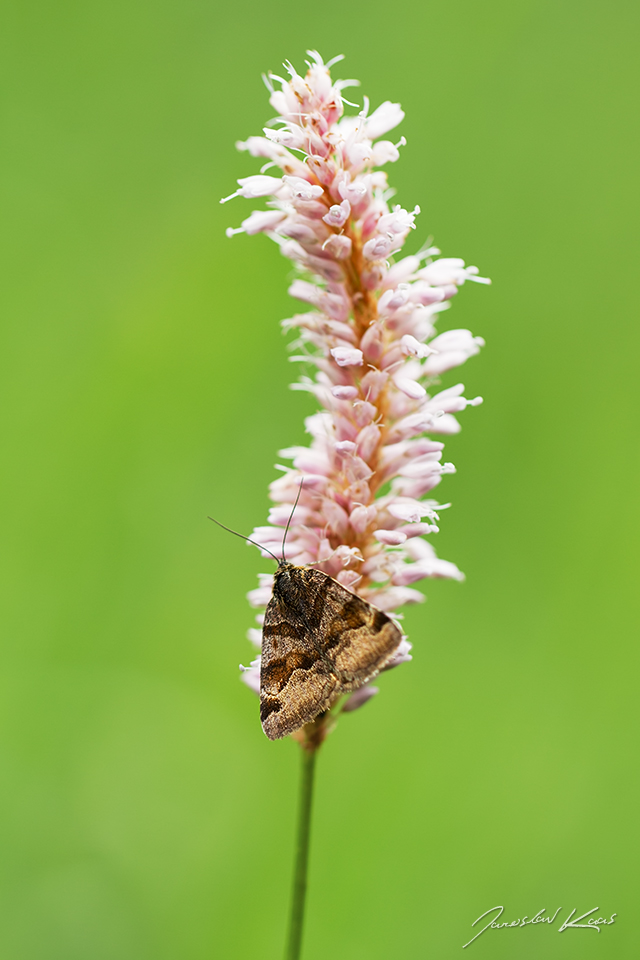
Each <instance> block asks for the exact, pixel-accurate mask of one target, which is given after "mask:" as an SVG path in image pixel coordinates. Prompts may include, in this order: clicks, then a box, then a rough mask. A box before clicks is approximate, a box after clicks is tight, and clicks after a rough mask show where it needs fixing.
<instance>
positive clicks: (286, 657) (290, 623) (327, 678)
mask: <svg viewBox="0 0 640 960" xmlns="http://www.w3.org/2000/svg"><path fill="white" fill-rule="evenodd" d="M337 686H338V679H337V677H336V676H335V675H334V674H333V672H332V671H331V669H330V665H329V664H328V663H327V662H326V660H325V658H324V657H323V656H322V653H321V651H320V650H319V649H318V645H317V642H316V641H315V639H314V637H313V633H312V632H311V631H310V630H309V628H308V627H307V625H306V623H305V620H304V619H302V618H300V616H298V615H297V614H296V613H295V612H294V611H293V610H288V609H287V608H286V607H283V605H282V604H281V603H278V601H277V600H276V599H275V598H274V597H272V598H271V600H270V601H269V604H268V606H267V609H266V611H265V616H264V627H263V630H262V656H261V666H260V721H261V723H262V729H263V730H264V732H265V733H266V735H267V736H268V737H269V739H270V740H279V739H280V738H281V737H286V736H287V735H288V734H290V733H294V732H295V731H296V730H299V729H300V727H302V726H304V724H305V723H310V722H311V720H313V719H315V717H317V716H318V714H319V713H322V712H323V710H327V709H328V708H329V706H330V704H331V702H332V701H333V700H334V699H335V691H336V687H337Z"/></svg>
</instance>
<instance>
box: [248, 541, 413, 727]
mask: <svg viewBox="0 0 640 960" xmlns="http://www.w3.org/2000/svg"><path fill="white" fill-rule="evenodd" d="M401 640H402V634H401V633H400V631H399V630H398V628H397V626H396V625H395V623H394V622H393V621H392V620H391V619H390V618H389V617H388V616H387V615H386V613H383V612H382V610H378V608H377V607H374V606H373V605H372V604H370V603H367V602H366V600H363V599H362V598H361V597H358V596H356V595H355V594H354V593H351V591H349V590H347V589H346V588H345V587H343V586H342V584H340V583H338V581H337V580H334V579H333V578H332V577H330V576H328V575H327V574H326V573H322V571H320V570H315V569H314V568H313V567H298V566H295V564H293V563H289V562H287V561H286V560H279V561H278V569H277V570H276V572H275V574H274V578H273V594H272V596H271V600H270V601H269V604H268V606H267V609H266V612H265V618H264V628H263V631H262V659H261V667H260V720H261V723H262V729H263V730H264V732H265V733H266V735H267V736H268V737H269V739H270V740H279V739H280V738H281V737H286V736H287V734H290V733H295V731H296V730H299V729H300V727H302V726H304V724H305V723H309V722H310V721H311V720H313V719H315V717H317V716H318V714H320V713H322V712H323V711H325V710H327V709H328V708H329V707H330V706H331V704H332V703H333V702H334V701H335V700H336V699H337V698H338V697H339V696H340V695H341V694H343V693H351V692H352V691H353V690H357V689H358V687H361V686H363V685H364V684H365V683H366V682H367V681H368V680H371V679H372V678H373V677H375V675H376V674H377V673H378V672H379V671H380V670H381V669H382V667H384V666H385V664H387V663H388V662H389V660H391V659H392V658H393V655H394V654H395V652H396V651H397V649H398V646H399V644H400V641H401Z"/></svg>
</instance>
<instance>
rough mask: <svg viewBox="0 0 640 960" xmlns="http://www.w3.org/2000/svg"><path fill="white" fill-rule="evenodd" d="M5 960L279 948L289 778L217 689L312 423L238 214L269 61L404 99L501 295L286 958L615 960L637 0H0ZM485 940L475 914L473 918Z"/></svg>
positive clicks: (407, 197) (623, 745) (459, 235)
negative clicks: (272, 514) (428, 548)
mask: <svg viewBox="0 0 640 960" xmlns="http://www.w3.org/2000/svg"><path fill="white" fill-rule="evenodd" d="M3 17H4V21H5V26H4V28H3V30H2V39H1V40H0V44H1V46H2V63H3V66H2V68H1V69H2V72H3V82H2V88H3V91H4V93H3V104H4V105H3V117H4V119H3V129H4V134H3V148H2V158H1V162H2V171H3V172H2V186H1V190H2V197H3V208H4V213H3V216H2V221H3V226H2V231H3V239H2V244H3V246H2V255H1V257H0V260H1V263H2V272H3V280H2V290H3V298H4V304H5V305H4V311H3V313H4V320H3V332H2V339H3V343H2V366H3V373H2V386H1V391H2V402H1V405H0V406H1V416H2V424H3V426H2V433H3V440H2V447H3V452H4V479H3V490H2V495H1V503H2V520H1V524H2V541H3V543H4V547H3V566H2V594H3V612H2V622H3V628H2V630H3V649H2V670H1V680H0V683H1V686H2V697H1V701H0V702H1V706H0V716H1V723H0V729H1V748H0V780H1V781H2V801H1V805H0V811H1V812H0V834H1V837H2V841H1V842H2V853H1V856H0V863H1V867H0V870H1V876H2V879H1V884H2V891H1V894H0V955H1V956H2V957H3V958H7V960H175V958H180V960H205V958H211V957H224V958H249V957H258V956H259V957H261V958H264V960H271V958H279V957H280V955H281V950H282V942H283V937H284V927H285V922H286V915H287V909H288V897H289V886H290V871H291V858H292V845H293V831H294V816H295V807H296V794H297V774H298V769H297V765H298V756H297V747H296V745H295V744H293V743H291V742H289V741H287V742H281V743H275V744H271V743H269V742H268V741H267V740H266V738H265V737H264V735H263V734H262V732H261V729H260V726H259V722H258V717H257V702H256V700H255V699H254V698H253V697H252V695H251V694H250V693H249V691H248V690H247V689H246V688H245V687H244V686H243V685H241V684H240V683H239V682H238V670H237V665H238V662H239V661H243V662H245V663H246V662H247V661H248V658H250V656H251V650H250V647H249V644H248V643H247V641H246V640H245V639H244V635H245V631H246V629H247V627H249V626H251V625H252V614H251V612H250V610H249V608H248V606H247V604H246V601H245V599H244V594H245V592H246V591H247V590H248V589H251V588H253V587H254V586H255V574H256V572H257V571H259V570H270V569H271V567H270V566H269V564H268V563H267V562H266V561H263V560H261V559H260V557H259V555H258V554H257V551H255V550H253V549H250V548H248V547H244V546H243V545H242V544H241V543H240V542H239V541H237V540H235V539H233V538H231V537H229V536H227V535H226V534H224V533H222V531H220V530H218V529H216V528H214V526H213V525H212V524H211V523H210V522H209V521H207V520H206V515H207V514H208V513H213V514H214V515H216V516H218V517H220V519H222V520H223V521H224V522H225V523H228V524H230V525H232V526H234V527H236V528H237V529H240V530H243V531H246V532H248V531H249V530H250V529H251V528H252V526H253V525H254V524H260V523H263V522H264V520H265V517H266V510H267V496H266V491H267V484H268V482H269V481H270V480H271V479H272V478H273V477H274V476H275V475H276V473H275V471H274V469H273V466H272V465H273V463H274V462H275V460H276V459H277V456H276V451H277V450H278V448H280V447H282V446H285V445H286V446H289V445H291V444H293V443H298V442H304V432H303V427H302V420H303V416H304V415H306V414H307V413H308V412H309V411H310V409H311V405H310V401H309V399H308V398H307V397H305V396H303V395H301V394H292V393H290V392H289V390H288V386H287V385H288V383H289V381H290V380H291V379H292V377H293V376H295V375H296V374H297V373H298V370H297V369H294V368H293V367H292V366H290V365H289V364H288V363H287V359H286V352H285V349H284V342H283V339H282V337H281V335H280V332H279V326H278V322H279V320H280V319H281V318H282V317H285V316H289V315H290V314H291V312H292V310H293V309H294V307H293V304H292V301H289V300H288V298H287V295H286V289H287V285H288V283H287V278H288V276H289V273H290V269H289V266H288V264H287V262H286V261H284V260H283V259H282V258H281V257H280V255H279V253H278V251H277V248H276V247H275V245H271V244H270V243H269V242H268V241H267V240H266V239H265V238H263V237H255V238H247V237H245V236H239V237H234V238H233V239H232V240H227V239H226V238H225V235H224V228H225V227H226V226H228V225H233V226H236V225H237V224H238V223H239V222H240V220H241V219H243V218H244V217H245V216H247V214H248V212H249V211H250V210H251V209H252V208H253V207H252V204H251V203H249V202H247V201H242V200H236V201H234V202H233V203H232V204H229V205H228V206H225V207H220V206H219V204H218V200H219V198H220V197H221V196H225V195H227V194H229V193H231V192H232V190H233V189H234V182H235V178H236V177H240V176H246V175H248V174H249V173H253V172H257V169H258V162H257V161H255V160H252V159H251V158H250V157H248V156H247V155H246V154H243V155H239V154H236V152H235V150H234V142H235V141H236V140H237V139H240V138H245V137H246V136H248V135H250V134H253V133H258V132H259V131H260V129H261V127H262V125H263V123H264V122H265V121H266V120H267V119H268V118H269V117H270V116H271V115H272V110H271V108H270V107H269V105H268V103H267V96H266V91H265V90H264V87H263V86H262V82H261V80H260V73H261V72H262V71H264V70H268V69H269V68H271V69H274V70H275V71H276V72H278V70H279V69H281V67H280V65H281V63H282V60H283V59H284V58H290V59H291V60H292V61H293V62H294V63H295V64H297V65H298V66H299V67H300V68H302V66H303V61H304V57H305V50H306V48H307V47H316V48H317V49H319V50H320V51H321V53H322V54H323V55H324V56H325V58H329V57H332V56H334V55H335V54H337V53H344V54H346V56H347V59H346V62H345V63H344V64H340V65H339V66H338V67H337V68H336V69H335V71H334V75H336V76H349V77H351V76H355V77H359V78H360V79H361V80H362V91H361V92H360V93H358V92H354V91H352V95H353V94H354V93H355V96H356V98H359V97H361V95H362V93H366V94H368V95H369V97H370V98H371V100H372V103H373V105H374V106H375V105H377V104H378V103H380V102H381V101H382V100H384V99H391V100H399V101H401V103H402V105H403V107H404V109H405V110H406V112H407V118H406V120H405V122H404V124H403V125H402V127H401V128H400V133H403V134H404V135H405V136H406V137H407V140H408V146H407V147H406V148H405V149H404V150H403V152H402V157H401V160H400V162H399V163H398V164H396V165H395V166H393V167H390V169H389V173H390V177H391V181H392V183H393V184H394V185H395V186H396V187H397V188H398V199H399V200H400V201H401V202H402V203H403V204H404V205H406V206H410V207H413V205H414V204H415V203H419V204H420V205H421V207H422V211H423V213H422V216H421V217H420V219H419V230H418V231H417V232H416V234H413V235H412V237H411V238H410V242H409V250H411V249H414V248H417V247H418V245H419V244H420V243H422V241H423V240H424V239H425V238H426V236H427V235H428V234H433V236H434V237H435V240H436V242H437V243H438V245H439V246H440V247H441V248H442V250H443V251H444V253H445V255H447V256H462V257H464V258H465V259H466V260H467V262H471V263H476V264H478V266H479V267H480V271H481V273H482V274H485V275H489V276H491V277H492V278H493V281H494V285H493V287H491V288H488V289H487V288H480V287H476V286H472V285H470V284H469V285H467V286H466V287H465V288H464V290H462V291H461V293H460V295H459V296H458V297H457V300H456V302H455V303H454V306H453V311H452V312H451V313H450V314H448V315H446V316H445V317H443V329H446V328H447V327H448V326H455V327H459V326H468V327H469V328H470V329H471V330H472V331H473V333H474V334H481V335H482V336H484V337H485V338H486V340H487V347H486V349H485V350H484V351H483V353H482V355H481V356H480V357H477V358H475V359H473V360H471V361H470V362H469V363H468V364H467V365H466V366H465V367H464V368H463V370H462V371H453V372H452V373H451V374H449V375H447V378H446V380H445V384H451V383H455V382H457V380H458V379H460V378H461V379H463V380H464V382H465V383H466V384H467V387H468V393H467V395H468V396H474V395H476V394H477V393H481V394H482V395H483V396H484V398H485V404H484V406H483V407H480V408H479V409H476V410H469V411H468V412H467V413H466V414H465V415H464V417H463V432H462V434H461V435H460V436H459V437H455V438H453V439H452V440H451V441H450V442H449V443H448V445H447V451H446V452H447V459H452V460H453V461H454V462H455V463H456V465H457V467H458V474H457V475H456V476H455V477H447V478H445V481H444V482H443V485H442V487H441V488H440V490H439V491H438V493H439V495H441V497H442V498H443V499H452V500H453V503H454V507H453V509H452V510H451V511H449V512H447V513H446V514H445V515H443V523H442V532H441V534H440V535H439V537H438V538H437V543H436V547H437V549H438V551H439V553H440V555H441V556H443V557H445V558H447V559H451V560H453V561H455V562H457V563H458V564H459V566H460V567H461V568H462V569H463V570H464V571H465V572H466V574H467V578H468V579H467V582H466V583H465V584H462V585H460V584H457V583H445V582H440V583H432V584H429V585H428V588H427V593H428V598H429V599H428V603H427V604H425V605H424V606H422V607H420V608H414V609H411V610H410V611H409V613H408V615H407V624H408V632H409V634H410V637H411V640H412V641H413V642H414V644H415V650H414V653H415V659H414V661H413V664H412V665H410V666H408V667H403V668H402V669H400V670H398V671H395V672H394V673H392V674H389V675H387V676H386V677H384V678H383V680H382V682H381V687H382V688H383V691H382V693H381V694H380V696H379V697H378V698H377V700H376V701H374V702H373V703H372V704H371V705H369V706H367V707H366V708H365V709H363V710H362V711H360V712H359V713H356V714H354V715H352V716H351V717H347V718H345V719H344V720H343V721H342V722H341V724H340V726H339V728H338V730H337V731H336V733H335V734H334V735H333V736H332V737H331V739H330V741H329V742H328V743H327V745H326V747H325V748H324V749H323V752H322V754H321V757H320V762H319V772H318V791H317V803H316V807H315V816H314V834H313V849H312V867H311V877H310V902H309V912H308V926H307V931H306V952H305V960H320V958H326V957H332V958H333V957H335V958H337V960H341V958H349V960H365V958H366V960H383V958H384V960H387V958H391V957H393V958H403V960H404V958H407V960H409V958H410V960H413V958H431V957H437V958H439V960H448V958H452V957H457V956H461V955H462V956H466V955H467V952H465V954H461V946H462V944H463V943H465V942H466V941H467V940H468V939H470V937H471V936H472V934H473V932H475V931H472V929H471V923H472V921H473V920H475V919H476V917H478V916H479V915H480V914H481V913H483V912H484V911H485V910H487V909H489V908H490V907H493V906H494V905H496V904H503V905H504V906H505V915H504V917H503V919H505V920H512V919H515V918H517V917H521V916H523V915H524V914H527V915H528V916H532V915H533V914H534V913H535V912H536V911H538V910H539V909H540V908H542V907H546V909H547V911H549V912H551V913H552V912H553V911H554V910H555V909H556V908H557V907H559V906H560V907H562V911H561V916H562V917H563V918H564V917H565V916H566V915H567V914H568V913H569V912H570V910H571V909H572V908H573V907H575V908H576V909H577V910H578V913H582V912H584V911H586V910H589V909H590V908H592V907H594V906H597V907H598V908H599V911H600V912H602V913H604V914H606V915H607V916H608V915H610V914H611V913H613V912H617V913H618V922H617V923H616V924H615V925H613V926H610V927H607V928H606V929H604V930H603V931H602V932H601V933H600V934H597V935H596V934H595V933H593V932H589V931H585V930H567V931H565V932H564V933H563V934H562V935H561V936H558V924H559V921H556V924H555V926H554V927H553V928H551V929H549V928H548V927H526V928H524V929H517V930H500V931H487V933H486V934H484V935H483V936H482V937H481V938H480V939H479V940H477V941H476V942H475V943H474V944H473V945H472V946H471V947H470V948H469V951H473V955H475V956H476V957H477V958H478V960H481V958H483V957H484V958H491V960H503V958H504V960H507V958H508V960H512V958H514V957H518V958H519V960H528V958H531V960H533V958H536V960H537V958H540V957H542V956H544V957H545V958H552V960H553V958H576V960H577V958H580V960H585V958H592V957H594V958H595V957H598V958H607V960H609V958H622V957H636V956H638V941H639V939H640V932H639V930H638V927H637V922H636V923H635V926H634V922H633V921H632V917H633V914H634V911H635V910H636V904H637V897H638V887H637V881H636V865H637V857H638V851H637V848H636V843H637V839H638V830H637V804H638V796H637V786H638V775H637V769H636V768H637V750H634V743H635V740H634V721H635V717H634V714H635V705H636V700H637V687H638V681H637V674H636V673H635V671H636V669H637V654H636V649H637V643H636V635H635V630H634V628H635V626H636V622H637V620H636V617H637V596H638V590H637V586H636V581H637V576H638V569H639V565H638V556H637V538H636V529H637V520H638V495H637V474H638V470H637V467H638V444H637V437H636V433H637V420H638V390H637V372H636V371H637V364H638V349H639V347H640V343H639V335H638V323H637V307H636V302H637V298H638V287H637V281H636V279H635V276H634V275H635V274H637V259H638V192H639V191H638V182H637V179H636V176H635V170H634V169H633V168H634V167H635V165H636V162H637V154H638V145H639V144H638V139H639V138H638V130H637V124H636V120H637V93H638V84H637V47H636V40H635V36H634V34H636V33H637V29H638V26H639V21H640V13H639V9H638V7H637V5H636V4H632V3H630V2H613V3H609V4H607V5H604V4H602V3H595V2H592V0H587V2H585V0H582V2H577V0H571V2H569V0H561V2H557V0H555V2H551V0H546V2H545V0H521V2H519V3H515V4H514V3H508V2H506V0H488V2H484V3H474V2H472V0H460V2H457V3H450V4H448V5H443V4H440V3H435V2H426V3H416V2H410V3H407V4H403V5H401V6H400V7H398V6H396V5H388V4H384V3H382V2H381V0H372V2H370V3H369V4H367V5H362V6H356V5H353V4H352V5H346V6H344V5H340V6H335V5H334V6H333V7H331V6H329V7H327V8H315V7H313V6H304V7H295V6H293V5H291V4H286V5H285V4H284V3H281V2H273V3H270V4H266V5H265V4H259V3H257V2H246V0H240V2H238V3H234V4H228V5H218V4H213V3H203V2H201V0H182V2H180V3H178V2H175V0H174V2H166V0H156V2H153V3H152V2H149V0H127V2H123V0H115V2H112V3H109V4H106V3H96V2H94V0H89V2H87V0H85V2H64V0H63V2H60V3H57V4H52V3H43V2H33V0H24V2H22V3H20V4H18V3H16V2H14V3H13V5H11V6H9V7H5V11H4V15H3ZM477 929H478V928H476V930H477Z"/></svg>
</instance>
